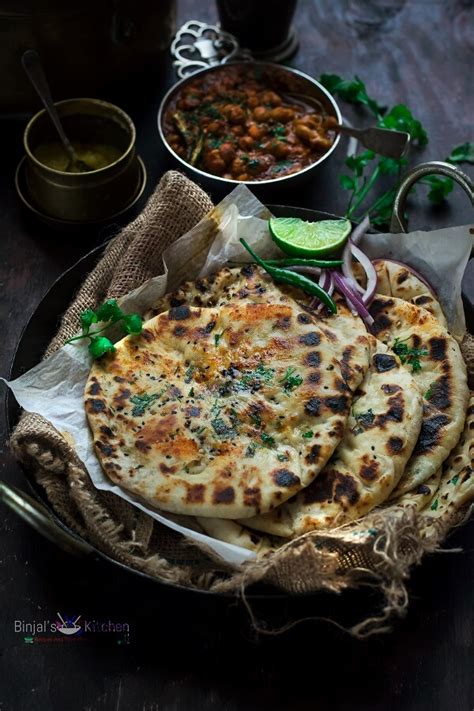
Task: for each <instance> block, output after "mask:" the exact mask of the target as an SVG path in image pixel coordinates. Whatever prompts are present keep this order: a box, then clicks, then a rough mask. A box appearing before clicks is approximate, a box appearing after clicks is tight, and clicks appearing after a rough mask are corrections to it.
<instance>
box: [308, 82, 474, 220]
mask: <svg viewBox="0 0 474 711" xmlns="http://www.w3.org/2000/svg"><path fill="white" fill-rule="evenodd" d="M319 81H320V82H321V84H323V86H325V87H326V89H328V91H329V92H331V94H333V95H335V96H336V95H337V96H340V97H341V99H343V100H344V101H347V102H348V103H350V104H353V105H354V106H359V107H362V108H364V109H365V110H366V111H368V112H369V113H370V114H372V115H373V116H374V117H375V118H376V120H377V125H378V126H379V127H380V128H387V129H392V130H396V131H406V132H407V133H409V134H410V139H411V143H412V144H415V145H418V146H419V147H420V148H423V147H425V146H426V145H427V144H428V140H429V139H428V134H427V132H426V130H425V129H424V127H423V126H422V124H421V122H420V121H419V120H418V119H416V118H415V117H414V116H413V114H412V112H411V111H410V109H409V108H408V107H407V106H405V104H397V105H396V106H394V107H393V108H391V109H390V110H388V109H387V107H385V106H382V105H381V104H379V103H378V102H377V101H376V100H375V99H374V98H372V97H370V96H369V95H368V93H367V89H366V87H365V84H364V82H363V81H362V80H361V79H360V78H359V77H358V76H355V77H354V79H352V80H347V79H343V78H342V77H340V76H338V75H337V74H322V75H321V77H320V78H319ZM446 161H447V162H448V163H453V164H459V163H474V143H469V142H466V143H463V144H461V145H459V146H456V147H455V148H453V150H452V151H451V153H450V154H449V155H448V156H447V158H446ZM407 165H408V161H407V159H406V158H400V159H399V160H393V159H391V158H383V157H380V156H377V155H376V154H375V153H374V152H373V151H364V152H363V153H360V154H359V155H357V156H350V157H349V158H348V159H347V160H346V166H347V167H348V168H349V169H350V171H351V174H350V175H342V176H341V178H340V182H341V185H342V187H343V188H344V189H345V190H348V191H349V193H350V195H349V204H348V208H347V212H346V217H349V218H352V219H354V220H356V221H360V220H361V219H362V218H363V217H364V216H365V215H368V216H369V217H370V222H371V223H372V224H373V225H377V226H384V225H387V224H388V223H389V221H390V217H391V214H392V208H393V202H394V199H395V194H396V190H397V185H398V183H399V182H400V177H401V172H402V170H403V169H404V168H405V167H406V166H407ZM384 175H388V176H394V178H395V181H394V184H393V186H392V187H390V188H389V189H388V190H386V191H385V192H383V193H381V194H378V195H377V194H376V196H375V199H374V192H375V187H376V185H377V182H378V180H379V178H381V177H382V176H384ZM419 182H420V183H421V184H423V185H426V186H428V188H429V192H428V199H429V200H430V201H431V202H432V203H434V204H438V203H440V202H442V201H443V200H445V199H446V197H447V196H448V195H449V193H450V192H451V191H452V189H453V181H452V180H451V179H450V178H444V177H439V176H436V175H432V176H431V175H429V176H425V177H424V178H422V179H421V180H420V181H419Z"/></svg>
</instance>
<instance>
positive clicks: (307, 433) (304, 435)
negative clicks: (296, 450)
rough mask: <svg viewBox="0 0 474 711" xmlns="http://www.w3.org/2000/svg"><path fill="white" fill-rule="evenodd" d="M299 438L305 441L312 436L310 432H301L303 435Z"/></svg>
mask: <svg viewBox="0 0 474 711" xmlns="http://www.w3.org/2000/svg"><path fill="white" fill-rule="evenodd" d="M301 436H302V437H304V438H305V439H310V438H311V437H312V436H313V433H312V432H303V434H302V435H301Z"/></svg>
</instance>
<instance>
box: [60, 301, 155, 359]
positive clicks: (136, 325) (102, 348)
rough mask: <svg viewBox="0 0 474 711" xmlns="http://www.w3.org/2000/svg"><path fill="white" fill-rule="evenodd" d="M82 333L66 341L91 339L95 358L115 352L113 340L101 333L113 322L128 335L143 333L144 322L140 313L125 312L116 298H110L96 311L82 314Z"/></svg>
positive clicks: (86, 311)
mask: <svg viewBox="0 0 474 711" xmlns="http://www.w3.org/2000/svg"><path fill="white" fill-rule="evenodd" d="M80 320H81V327H82V333H81V334H80V335H79V336H73V338H69V339H68V340H67V341H66V343H72V342H73V341H79V340H80V339H82V338H88V339H89V346H88V348H89V353H90V354H91V356H92V357H93V358H101V357H102V356H103V355H105V354H106V353H113V352H114V351H115V346H114V344H113V343H112V341H111V340H110V339H109V338H107V337H106V336H101V335H99V334H101V333H103V332H104V331H106V330H107V329H108V328H110V326H112V325H113V324H116V323H119V324H120V325H121V327H122V329H123V331H124V332H125V333H126V334H128V335H136V334H139V333H141V331H142V328H143V322H142V319H141V317H140V316H139V315H138V314H125V313H124V312H123V311H122V309H121V308H120V306H119V305H118V304H117V301H116V300H115V299H108V300H107V301H106V302H105V303H103V304H102V306H99V308H98V309H97V310H96V311H94V310H93V309H85V311H83V312H82V313H81V316H80ZM98 323H102V324H103V325H102V326H101V327H100V328H98V329H95V330H93V331H91V328H92V326H93V325H94V324H98Z"/></svg>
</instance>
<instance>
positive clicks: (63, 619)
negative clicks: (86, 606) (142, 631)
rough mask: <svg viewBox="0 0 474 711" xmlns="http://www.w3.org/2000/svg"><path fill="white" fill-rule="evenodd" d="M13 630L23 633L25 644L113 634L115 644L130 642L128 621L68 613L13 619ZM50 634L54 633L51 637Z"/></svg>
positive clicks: (76, 639)
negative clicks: (90, 617) (44, 618)
mask: <svg viewBox="0 0 474 711" xmlns="http://www.w3.org/2000/svg"><path fill="white" fill-rule="evenodd" d="M14 630H15V632H17V633H20V634H23V635H24V637H23V640H24V642H25V644H34V643H36V642H65V641H67V639H68V638H69V640H70V641H73V640H74V641H79V640H81V641H82V640H85V639H87V638H88V637H89V638H90V636H91V635H102V634H109V635H113V637H114V638H115V641H116V642H117V644H129V643H130V625H129V624H128V622H114V621H112V620H86V619H83V618H82V615H72V616H71V617H69V616H68V615H65V614H61V613H60V612H58V613H57V619H56V620H53V621H51V620H39V621H36V620H34V621H33V622H25V621H24V620H15V621H14ZM48 635H49V636H48ZM50 635H54V636H53V637H52V636H50Z"/></svg>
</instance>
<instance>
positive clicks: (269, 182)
mask: <svg viewBox="0 0 474 711" xmlns="http://www.w3.org/2000/svg"><path fill="white" fill-rule="evenodd" d="M228 66H233V67H235V66H241V67H244V68H245V69H246V70H247V71H250V69H251V68H253V67H256V68H257V69H259V70H260V71H261V72H265V74H266V77H267V78H268V81H269V87H270V88H272V89H274V90H275V91H284V92H285V93H286V94H288V95H291V96H293V97H294V98H295V99H298V98H300V99H302V98H304V100H305V101H306V102H307V103H309V104H313V105H316V106H321V107H322V108H323V109H324V110H325V111H326V112H327V113H328V114H329V115H330V116H334V118H335V119H336V120H337V122H338V123H342V115H341V112H340V109H339V106H338V105H337V103H336V101H335V100H334V97H333V96H332V95H331V94H330V93H329V92H328V91H327V89H325V88H324V86H323V85H322V84H320V83H319V82H318V81H316V79H313V78H312V77H310V76H308V74H304V73H303V72H300V71H298V70H297V69H293V68H290V67H285V66H283V65H281V64H272V63H271V62H255V61H252V62H239V61H236V62H231V63H230V62H229V63H228V64H218V65H215V66H211V67H207V68H205V69H201V70H200V71H197V72H194V73H193V74H190V75H188V76H186V77H185V78H184V79H181V81H178V82H177V83H176V84H174V85H173V86H172V87H171V89H170V90H169V91H168V92H167V94H165V96H164V97H163V100H162V102H161V104H160V107H159V110H158V117H157V124H158V133H159V136H160V139H161V142H162V143H163V145H164V147H165V148H166V150H167V151H168V152H169V154H170V156H171V157H172V161H173V163H174V167H175V168H176V169H178V170H184V171H185V172H186V173H187V174H188V175H189V176H190V177H191V178H192V179H193V180H195V181H196V182H198V183H200V184H201V185H202V186H203V187H204V188H205V189H207V190H210V191H215V190H219V189H221V190H222V189H225V190H226V192H229V191H230V190H232V189H233V188H235V187H236V186H237V185H241V184H244V185H248V186H249V187H250V188H251V190H252V191H253V192H255V194H256V195H257V196H258V197H261V198H262V199H266V196H267V195H270V194H274V192H275V191H276V190H277V189H282V190H284V189H287V188H291V187H294V186H299V185H302V184H303V183H305V182H306V181H308V180H310V179H311V178H312V177H314V174H315V172H317V171H318V169H319V168H320V166H321V164H322V163H324V162H325V161H326V160H327V159H328V158H329V157H330V156H331V155H332V154H333V153H334V151H335V150H336V148H337V146H338V144H339V141H340V134H336V136H335V137H334V142H333V144H332V146H331V147H330V148H329V149H328V150H327V151H326V153H323V155H322V156H320V157H319V158H317V159H316V160H315V161H314V162H313V163H311V164H310V165H308V166H306V167H305V168H302V169H301V170H299V171H297V172H295V173H290V174H289V175H284V176H282V177H275V178H269V179H266V180H234V179H231V178H222V177H221V176H219V175H213V174H212V173H207V172H205V171H204V170H201V169H200V168H196V167H195V166H193V165H191V164H190V163H188V161H186V160H184V159H183V158H181V157H180V156H179V155H178V154H177V153H176V152H175V151H174V150H173V149H172V148H171V146H170V144H169V143H168V141H167V139H166V136H165V131H164V117H165V113H166V110H167V108H168V105H169V104H170V102H171V101H172V100H173V99H174V98H175V96H176V94H178V93H179V92H181V91H182V89H183V87H184V86H186V84H189V83H191V82H193V81H194V80H195V79H196V78H199V77H201V76H202V75H204V74H210V73H214V72H225V71H226V67H228ZM269 190H270V192H269Z"/></svg>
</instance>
